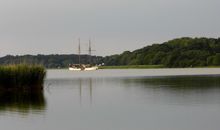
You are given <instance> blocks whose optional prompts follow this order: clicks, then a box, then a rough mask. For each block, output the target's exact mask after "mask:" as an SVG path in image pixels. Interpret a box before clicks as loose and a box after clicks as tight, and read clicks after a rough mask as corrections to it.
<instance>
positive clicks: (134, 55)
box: [104, 37, 220, 67]
mask: <svg viewBox="0 0 220 130" xmlns="http://www.w3.org/2000/svg"><path fill="white" fill-rule="evenodd" d="M104 61H105V64H106V65H119V66H120V65H164V66H165V67H203V66H218V65H220V38H218V39H214V38H188V37H184V38H179V39H174V40H170V41H168V42H164V43H162V44H153V45H151V46H146V47H144V48H141V49H138V50H135V51H133V52H128V51H126V52H124V53H122V54H120V55H114V56H108V57H105V58H104Z"/></svg>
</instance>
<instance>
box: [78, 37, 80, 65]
mask: <svg viewBox="0 0 220 130" xmlns="http://www.w3.org/2000/svg"><path fill="white" fill-rule="evenodd" d="M78 55H79V64H81V63H80V55H81V48H80V38H79V48H78Z"/></svg>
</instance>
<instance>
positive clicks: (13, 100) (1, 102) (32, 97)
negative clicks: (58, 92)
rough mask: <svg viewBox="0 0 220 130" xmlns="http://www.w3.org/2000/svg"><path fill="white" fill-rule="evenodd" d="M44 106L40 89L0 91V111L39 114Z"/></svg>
mask: <svg viewBox="0 0 220 130" xmlns="http://www.w3.org/2000/svg"><path fill="white" fill-rule="evenodd" d="M45 108H46V100H45V97H44V94H43V92H42V91H37V92H29V91H25V92H24V91H22V92H21V91H5V92H0V113H5V112H15V113H19V114H22V115H26V114H29V113H36V114H40V113H42V112H44V110H45Z"/></svg>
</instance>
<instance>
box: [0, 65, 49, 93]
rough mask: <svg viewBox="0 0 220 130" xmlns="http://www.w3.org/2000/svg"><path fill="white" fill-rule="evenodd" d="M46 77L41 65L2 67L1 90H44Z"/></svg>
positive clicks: (0, 74)
mask: <svg viewBox="0 0 220 130" xmlns="http://www.w3.org/2000/svg"><path fill="white" fill-rule="evenodd" d="M45 75H46V70H45V69H44V67H42V66H40V65H26V64H20V65H7V66H0V89H7V90H8V89H9V90H10V89H25V90H26V89H28V90H31V89H42V86H43V83H44V78H45Z"/></svg>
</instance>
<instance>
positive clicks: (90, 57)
mask: <svg viewBox="0 0 220 130" xmlns="http://www.w3.org/2000/svg"><path fill="white" fill-rule="evenodd" d="M91 62H92V47H91V40H90V39H89V63H90V64H91Z"/></svg>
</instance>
